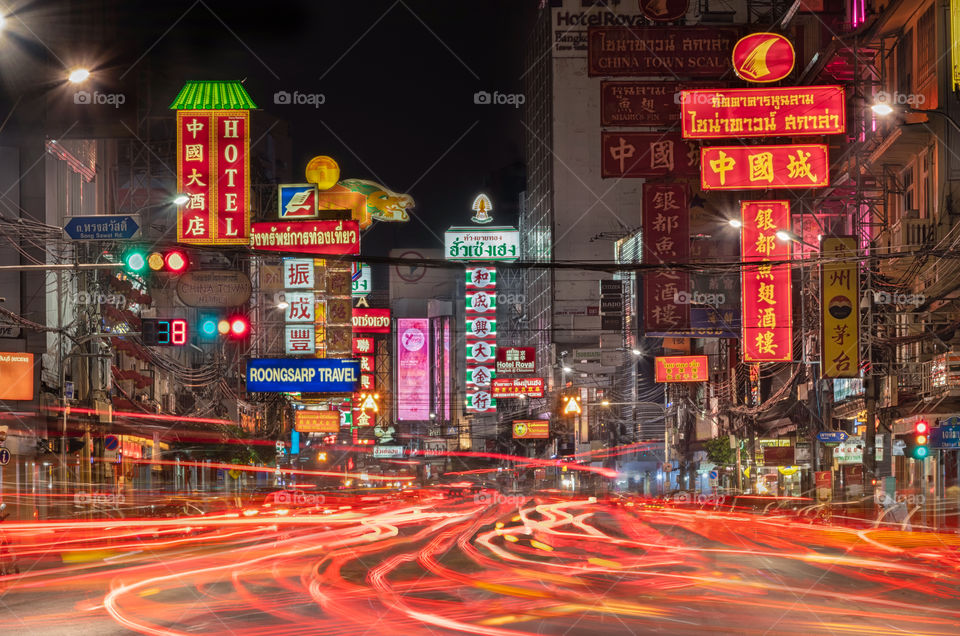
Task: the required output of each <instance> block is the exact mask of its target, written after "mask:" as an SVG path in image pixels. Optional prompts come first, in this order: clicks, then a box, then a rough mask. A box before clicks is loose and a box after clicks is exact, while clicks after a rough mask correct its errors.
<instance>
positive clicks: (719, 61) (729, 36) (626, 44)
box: [587, 26, 740, 78]
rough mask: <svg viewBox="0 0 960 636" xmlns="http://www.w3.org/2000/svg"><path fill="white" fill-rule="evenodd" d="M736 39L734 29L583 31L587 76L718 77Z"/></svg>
mask: <svg viewBox="0 0 960 636" xmlns="http://www.w3.org/2000/svg"><path fill="white" fill-rule="evenodd" d="M739 38H740V31H739V30H738V29H736V28H733V27H704V26H655V27H632V28H628V27H613V28H610V27H594V28H591V29H589V30H588V32H587V74H588V75H589V76H591V77H594V76H603V77H614V76H620V77H658V76H667V77H671V78H673V77H677V76H689V77H693V76H696V77H721V76H722V75H723V74H724V73H726V72H727V71H728V70H729V68H730V56H731V55H732V53H733V46H734V44H736V42H737V40H738V39H739Z"/></svg>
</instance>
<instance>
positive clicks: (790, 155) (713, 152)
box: [700, 144, 830, 229]
mask: <svg viewBox="0 0 960 636" xmlns="http://www.w3.org/2000/svg"><path fill="white" fill-rule="evenodd" d="M700 184H701V187H702V188H703V189H704V190H767V189H770V188H823V187H826V186H828V185H830V162H829V158H828V156H827V147H826V145H824V144H793V145H785V146H707V147H705V148H701V149H700ZM784 229H786V226H784Z"/></svg>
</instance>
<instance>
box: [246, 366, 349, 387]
mask: <svg viewBox="0 0 960 636" xmlns="http://www.w3.org/2000/svg"><path fill="white" fill-rule="evenodd" d="M359 383H360V361H359V360H353V359H342V358H254V359H252V360H250V361H248V362H247V391H250V392H259V393H351V392H353V391H356V390H357V387H358V385H359Z"/></svg>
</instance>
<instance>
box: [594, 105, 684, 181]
mask: <svg viewBox="0 0 960 636" xmlns="http://www.w3.org/2000/svg"><path fill="white" fill-rule="evenodd" d="M674 108H676V107H674ZM600 157H601V161H600V168H601V173H602V174H601V176H602V177H603V178H604V179H607V178H625V177H644V178H646V177H693V176H696V174H697V171H698V170H699V166H698V164H697V159H698V155H697V146H696V144H695V143H694V142H688V141H684V139H683V137H681V135H680V133H679V132H642V133H641V132H601V133H600Z"/></svg>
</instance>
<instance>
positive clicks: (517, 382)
mask: <svg viewBox="0 0 960 636" xmlns="http://www.w3.org/2000/svg"><path fill="white" fill-rule="evenodd" d="M543 386H544V385H543V378H494V379H493V383H492V384H491V391H492V392H493V397H495V398H518V397H533V398H542V397H543Z"/></svg>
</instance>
